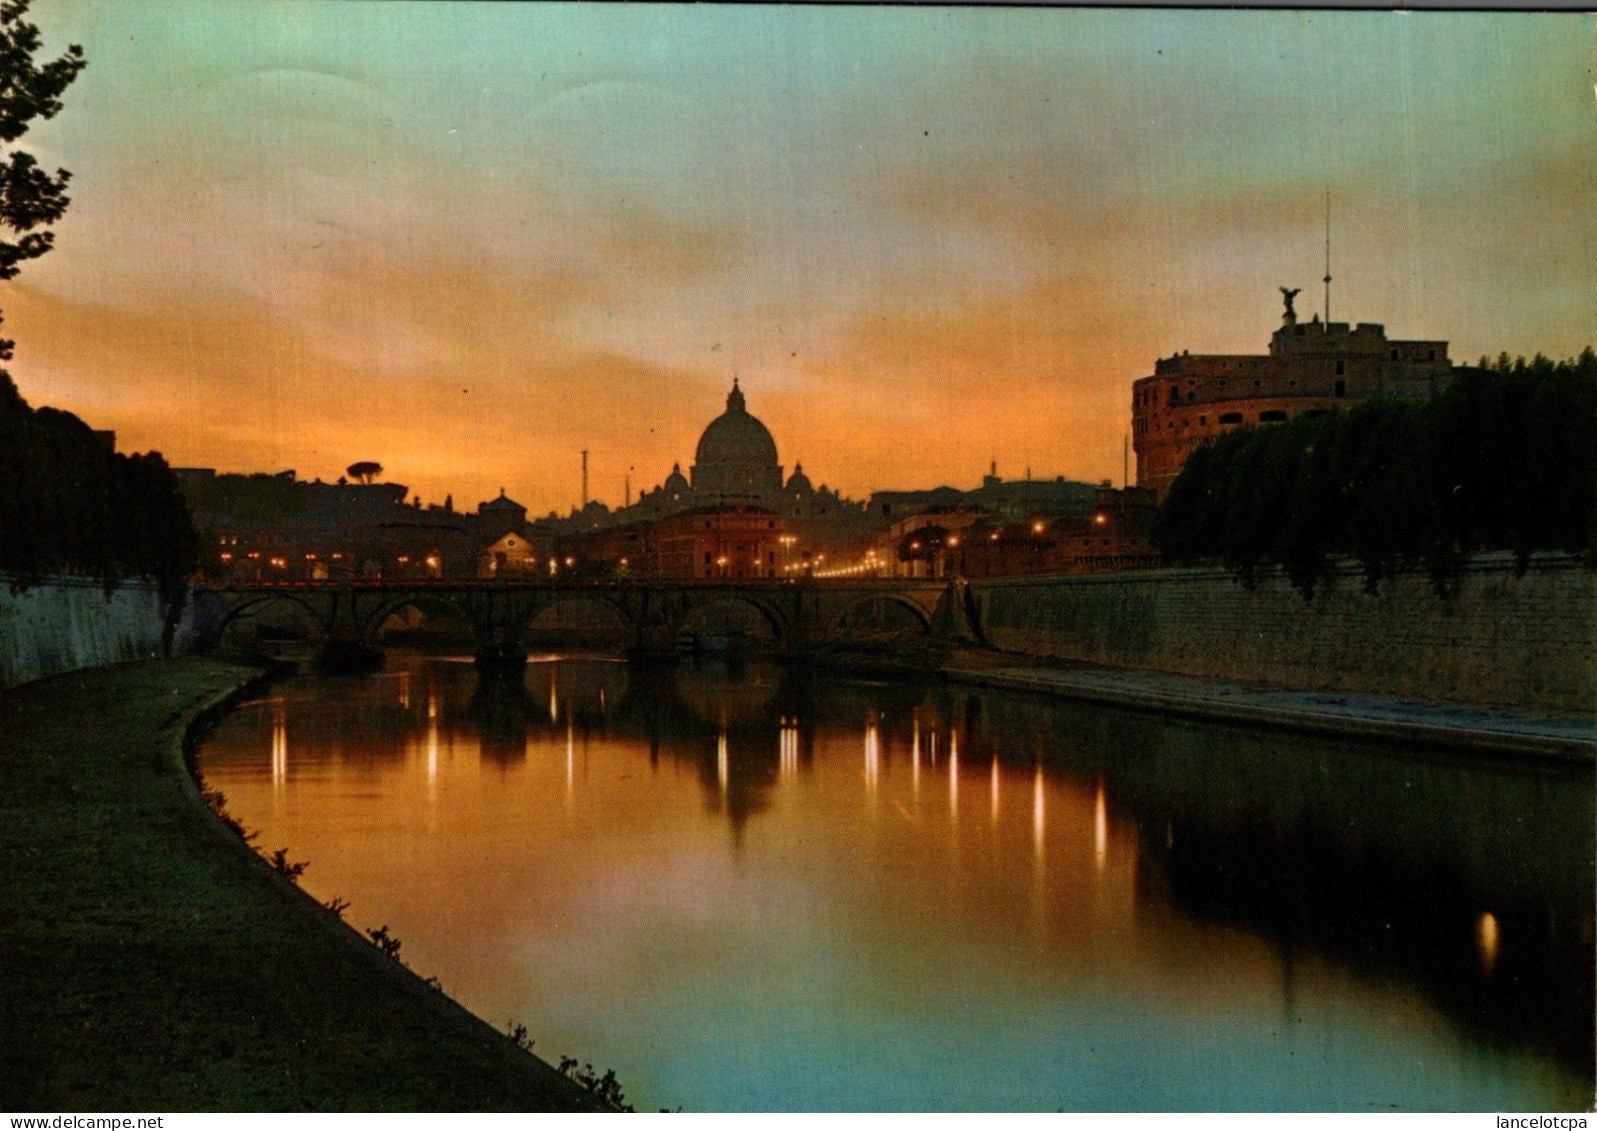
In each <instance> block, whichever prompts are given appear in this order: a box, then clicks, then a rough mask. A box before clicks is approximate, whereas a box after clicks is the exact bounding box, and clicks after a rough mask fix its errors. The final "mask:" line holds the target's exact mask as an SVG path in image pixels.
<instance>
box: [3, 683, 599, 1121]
mask: <svg viewBox="0 0 1597 1131" xmlns="http://www.w3.org/2000/svg"><path fill="white" fill-rule="evenodd" d="M255 674H256V673H255V672H254V671H253V670H252V669H247V668H239V667H232V666H228V665H223V664H217V663H211V662H207V661H203V660H196V659H185V660H174V661H149V662H145V663H136V664H126V665H121V666H118V667H112V668H100V669H95V670H91V671H84V672H76V673H73V674H71V675H66V676H61V677H58V678H55V679H48V680H41V681H39V682H36V683H32V684H27V685H24V686H22V687H18V688H13V689H11V690H8V691H5V692H0V861H3V862H4V869H5V875H4V877H3V878H0V1107H4V1108H5V1109H7V1110H9V1111H12V1112H29V1111H32V1112H53V1113H60V1112H84V1111H109V1112H119V1111H120V1112H139V1111H144V1112H150V1111H193V1110H199V1111H285V1110H348V1111H385V1110H422V1111H454V1110H510V1111H549V1110H556V1111H568V1110H580V1109H583V1108H590V1109H591V1108H592V1107H593V1106H594V1105H593V1100H592V1097H591V1096H589V1095H588V1094H587V1093H586V1092H584V1091H582V1090H581V1089H579V1088H578V1087H577V1085H576V1084H574V1083H572V1082H571V1081H570V1080H568V1079H566V1078H565V1077H563V1076H561V1075H560V1074H558V1073H557V1072H555V1070H554V1069H553V1068H551V1067H549V1065H547V1064H545V1063H543V1062H542V1061H540V1060H538V1059H536V1058H534V1057H533V1056H531V1055H529V1054H528V1053H526V1052H524V1051H522V1050H521V1049H520V1048H518V1047H517V1046H516V1045H515V1044H514V1043H513V1042H511V1041H510V1040H509V1039H508V1038H506V1037H505V1036H504V1035H503V1034H501V1033H499V1032H496V1031H495V1030H494V1029H492V1028H490V1027H489V1026H488V1025H487V1024H485V1023H483V1022H482V1021H480V1020H478V1019H477V1018H475V1017H473V1016H472V1015H471V1014H469V1013H467V1012H466V1011H465V1010H464V1009H462V1008H461V1007H460V1006H458V1005H456V1004H455V1003H454V1002H453V1001H451V1000H450V999H449V998H447V997H445V996H444V995H443V994H441V993H439V992H437V991H436V990H434V989H432V988H431V987H429V986H428V985H427V984H426V983H424V982H423V981H422V980H421V979H420V978H418V977H416V976H415V975H414V974H412V973H410V972H409V971H408V970H405V969H403V968H402V967H400V966H399V965H398V964H397V963H395V962H393V961H392V960H390V959H389V958H387V957H385V956H384V955H382V954H381V953H380V952H379V951H378V950H377V948H376V947H374V946H372V945H371V944H370V943H368V942H367V941H365V940H364V939H363V938H362V937H360V936H359V935H357V934H355V932H354V931H353V930H351V929H349V928H348V927H346V926H344V925H343V924H342V923H341V922H339V921H338V920H337V919H336V918H335V917H334V916H333V914H332V913H331V912H329V911H327V910H326V909H324V908H323V907H321V906H320V905H319V904H318V903H316V901H315V900H313V899H311V898H310V897H309V896H308V895H306V894H304V893H303V892H301V891H299V890H298V889H297V888H293V887H291V886H289V885H288V884H287V883H286V882H285V881H283V880H282V879H281V878H280V877H278V876H277V874H276V873H275V872H273V871H272V869H271V868H270V867H269V866H268V865H267V864H266V862H265V861H264V860H262V859H261V858H260V857H259V856H257V855H256V854H255V853H253V852H251V851H250V850H249V849H247V848H246V847H245V846H244V845H243V843H242V842H241V841H240V840H239V839H238V838H237V837H236V836H234V835H233V834H232V833H230V832H228V831H227V830H226V829H225V828H224V827H223V826H222V824H221V822H219V821H218V820H217V819H216V818H215V817H214V816H213V815H212V814H211V813H210V811H209V810H208V809H207V808H206V807H205V805H204V804H203V802H202V801H201V800H200V797H199V794H198V792H197V790H196V788H195V785H194V782H193V780H192V779H191V778H190V777H189V775H188V772H187V771H186V769H185V768H184V765H183V757H182V742H183V736H184V734H185V732H186V731H187V729H188V726H189V724H190V722H191V721H192V720H193V719H195V718H196V717H197V716H198V715H200V714H201V713H202V712H204V711H206V710H207V709H208V708H210V707H214V706H216V705H218V704H220V703H222V702H224V701H225V700H226V699H227V697H228V696H229V695H230V694H231V693H233V692H235V691H236V690H237V689H239V688H240V687H242V686H243V685H244V684H245V683H246V682H247V681H248V680H249V679H250V678H252V677H253V676H254V675H255ZM526 1020H528V1021H531V1020H532V1019H531V1018H528V1019H526Z"/></svg>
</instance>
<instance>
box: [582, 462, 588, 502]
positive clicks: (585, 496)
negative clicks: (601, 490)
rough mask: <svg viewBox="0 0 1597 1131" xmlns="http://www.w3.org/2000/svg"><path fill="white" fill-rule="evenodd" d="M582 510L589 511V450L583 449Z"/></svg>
mask: <svg viewBox="0 0 1597 1131" xmlns="http://www.w3.org/2000/svg"><path fill="white" fill-rule="evenodd" d="M582 509H583V510H587V509H588V449H587V448H583V449H582Z"/></svg>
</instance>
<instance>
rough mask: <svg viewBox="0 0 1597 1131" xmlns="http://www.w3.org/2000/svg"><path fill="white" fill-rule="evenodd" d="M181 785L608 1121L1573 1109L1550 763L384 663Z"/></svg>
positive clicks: (1582, 793) (592, 666)
mask: <svg viewBox="0 0 1597 1131" xmlns="http://www.w3.org/2000/svg"><path fill="white" fill-rule="evenodd" d="M200 764H201V768H202V770H203V772H204V774H205V776H206V778H207V780H208V781H209V782H210V783H211V784H212V785H214V786H215V787H217V788H220V789H221V790H222V791H223V792H225V793H226V795H227V797H228V802H229V808H230V809H231V810H232V812H233V813H234V814H235V815H237V816H238V817H240V818H241V819H242V820H243V821H244V823H245V824H246V825H248V826H250V827H252V828H257V829H259V830H261V839H260V841H259V842H258V844H259V846H260V847H262V848H265V849H273V848H277V847H279V846H286V847H287V848H288V849H289V854H290V857H291V858H292V859H295V860H308V861H310V868H309V870H308V871H307V873H306V875H305V880H304V883H305V886H306V887H307V888H308V889H309V890H310V891H311V892H312V893H314V894H315V895H316V896H318V897H319V898H322V899H324V900H325V899H328V898H330V897H333V896H339V897H342V898H344V899H347V900H349V901H350V902H351V905H352V906H351V908H350V910H349V912H348V913H347V917H348V919H349V920H350V922H351V923H352V924H354V925H356V926H358V927H363V928H364V927H371V926H378V925H382V924H386V925H387V926H388V927H389V929H390V931H391V932H392V933H394V934H396V935H397V936H398V937H399V938H400V939H402V940H403V952H402V955H403V957H404V958H405V959H406V960H407V961H408V962H409V964H410V965H411V966H412V967H413V968H414V969H416V970H417V971H418V972H420V973H422V974H435V975H437V976H438V977H439V978H440V979H441V980H442V982H443V984H444V986H445V988H446V989H447V990H448V991H449V993H450V994H452V995H453V996H454V997H455V998H457V999H458V1000H459V1001H461V1002H462V1003H463V1004H465V1005H466V1006H467V1007H468V1008H470V1009H472V1010H473V1011H474V1012H476V1013H477V1014H478V1015H480V1016H482V1017H483V1018H485V1019H487V1020H488V1021H490V1022H492V1023H494V1024H495V1025H497V1026H499V1027H501V1028H503V1027H504V1026H505V1024H506V1023H507V1022H510V1021H521V1022H524V1023H525V1024H526V1025H527V1027H528V1029H529V1030H530V1031H531V1033H532V1035H533V1036H535V1037H536V1038H537V1045H536V1049H535V1051H536V1052H538V1053H540V1054H541V1055H543V1056H544V1057H545V1058H546V1059H550V1060H554V1059H556V1058H557V1057H558V1056H560V1055H561V1054H563V1053H569V1054H571V1055H575V1056H578V1057H580V1058H582V1059H584V1060H591V1061H593V1063H594V1064H595V1065H596V1066H597V1067H599V1068H600V1069H601V1070H602V1069H604V1068H607V1067H613V1068H614V1069H615V1070H616V1072H617V1074H618V1076H619V1078H620V1080H621V1082H622V1084H623V1086H624V1087H625V1088H626V1089H627V1093H628V1097H629V1099H631V1100H632V1101H634V1102H636V1103H637V1104H638V1106H639V1107H640V1108H654V1107H673V1108H674V1107H677V1106H684V1107H686V1108H688V1109H690V1110H712V1109H763V1110H816V1109H901V1110H913V1109H942V1110H971V1109H995V1110H1006V1109H1045V1110H1052V1109H1059V1108H1063V1109H1067V1110H1093V1109H1098V1110H1125V1109H1181V1110H1200V1109H1211V1108H1232V1109H1260V1108H1264V1109H1351V1110H1391V1109H1413V1108H1421V1109H1437V1108H1440V1109H1494V1108H1495V1109H1509V1110H1521V1111H1523V1110H1541V1109H1549V1108H1569V1107H1583V1106H1587V1105H1589V1104H1590V1102H1591V1099H1592V1088H1593V1072H1592V1064H1593V1038H1592V1032H1593V949H1592V918H1593V916H1592V906H1593V891H1594V881H1593V862H1592V851H1593V850H1592V846H1593V836H1594V830H1593V823H1594V821H1593V778H1592V773H1591V771H1590V769H1586V770H1575V769H1555V768H1529V767H1524V766H1518V767H1515V766H1507V765H1482V764H1480V763H1479V762H1474V761H1468V760H1466V759H1464V758H1462V757H1461V756H1457V755H1451V756H1450V755H1448V754H1446V753H1445V752H1431V753H1417V752H1402V751H1394V750H1392V749H1390V748H1378V747H1372V746H1364V745H1357V744H1352V743H1338V742H1325V741H1317V740H1310V739H1305V738H1302V737H1299V736H1292V735H1284V734H1274V733H1269V732H1264V731H1247V730H1241V729H1230V728H1224V727H1215V726H1208V725H1200V724H1195V723H1186V722H1178V721H1171V720H1165V719H1160V718H1157V717H1154V716H1149V715H1139V714H1135V713H1130V712H1119V711H1114V710H1109V709H1102V708H1093V707H1089V706H1084V705H1077V704H1068V703H1057V702H1052V701H1049V700H1046V699H1043V698H1040V697H1033V696H1026V695H1015V694H1008V693H1002V692H994V691H986V690H981V689H971V688H961V687H955V686H950V685H942V684H935V683H931V684H916V683H910V682H904V683H896V682H895V683H883V682H869V681H860V680H852V679H847V678H843V677H839V676H836V675H832V674H824V675H823V674H819V673H816V674H806V673H804V672H802V671H794V670H789V669H783V668H777V667H766V666H760V665H748V666H744V667H740V668H731V669H728V668H719V669H715V668H705V667H694V666H690V665H684V666H682V667H680V668H677V669H674V670H669V669H666V670H656V669H641V668H629V667H627V666H626V665H623V664H620V663H612V662H607V661H602V660H579V659H560V660H556V659H553V658H550V659H548V660H545V661H538V660H536V659H535V661H534V662H533V663H532V664H530V665H529V666H528V669H527V672H526V675H525V679H524V680H509V681H505V680H486V681H482V682H479V680H478V676H477V673H476V671H475V669H474V668H473V667H472V665H471V664H470V663H469V662H460V661H452V660H449V659H424V658H420V657H411V658H405V657H394V658H391V659H390V663H389V669H388V670H386V671H384V672H382V673H380V674H377V675H374V676H370V677H347V678H321V679H310V678H304V679H296V680H293V681H289V682H285V683H283V684H280V685H278V686H277V687H276V688H275V689H274V690H273V691H272V692H271V694H270V695H269V696H268V697H266V698H263V699H261V700H260V701H258V702H254V703H251V704H248V705H246V706H244V707H242V708H241V709H239V710H238V711H237V712H235V713H234V714H233V715H232V716H230V717H229V718H228V719H227V720H226V721H225V723H224V724H223V725H222V726H221V727H220V728H219V729H218V730H217V731H216V732H215V733H214V734H213V735H212V737H211V738H210V739H209V741H208V742H207V743H206V745H205V747H204V749H203V751H202V752H201V756H200Z"/></svg>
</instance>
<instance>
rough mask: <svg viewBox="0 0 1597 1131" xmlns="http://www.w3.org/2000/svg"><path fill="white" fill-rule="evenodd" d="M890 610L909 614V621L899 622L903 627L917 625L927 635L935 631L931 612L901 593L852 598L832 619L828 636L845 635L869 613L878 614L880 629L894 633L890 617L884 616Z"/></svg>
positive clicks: (864, 595) (862, 595) (906, 619)
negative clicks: (891, 630) (904, 625)
mask: <svg viewBox="0 0 1597 1131" xmlns="http://www.w3.org/2000/svg"><path fill="white" fill-rule="evenodd" d="M888 610H895V611H899V612H903V613H908V614H909V615H908V617H900V618H899V620H900V623H901V624H910V625H913V627H915V628H918V629H919V630H920V631H921V632H924V633H930V632H931V631H932V616H933V613H931V612H928V611H927V610H926V609H925V608H923V607H922V606H921V604H920V603H919V602H917V601H916V600H914V598H912V597H907V596H904V595H903V594H899V593H862V594H859V595H858V596H855V597H850V598H849V599H848V600H847V601H845V602H844V603H843V606H842V607H841V608H840V609H838V610H837V611H836V612H835V613H834V614H833V615H832V616H831V618H830V619H829V620H828V621H827V623H826V635H827V636H828V637H834V636H839V635H842V634H844V633H845V632H846V631H847V630H848V628H849V627H851V624H852V623H854V622H858V621H860V620H861V619H863V618H862V616H861V614H862V613H867V612H869V613H872V614H876V616H875V618H874V619H876V620H878V621H879V622H880V624H879V627H881V628H884V629H891V628H892V627H894V626H893V625H892V624H891V623H890V622H889V620H888V618H887V617H886V616H884V615H882V614H885V613H887V611H888Z"/></svg>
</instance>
